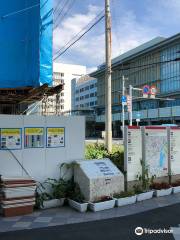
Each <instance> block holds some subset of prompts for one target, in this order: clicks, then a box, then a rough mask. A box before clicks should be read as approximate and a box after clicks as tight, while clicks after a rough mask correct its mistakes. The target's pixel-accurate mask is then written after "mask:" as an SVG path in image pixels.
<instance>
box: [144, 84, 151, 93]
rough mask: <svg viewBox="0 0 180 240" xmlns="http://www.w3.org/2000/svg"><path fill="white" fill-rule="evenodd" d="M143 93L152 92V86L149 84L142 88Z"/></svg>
mask: <svg viewBox="0 0 180 240" xmlns="http://www.w3.org/2000/svg"><path fill="white" fill-rule="evenodd" d="M142 91H143V94H149V93H150V87H149V85H145V86H144V87H143V89H142Z"/></svg>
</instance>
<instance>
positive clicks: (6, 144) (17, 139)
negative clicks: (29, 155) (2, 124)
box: [1, 128, 22, 150]
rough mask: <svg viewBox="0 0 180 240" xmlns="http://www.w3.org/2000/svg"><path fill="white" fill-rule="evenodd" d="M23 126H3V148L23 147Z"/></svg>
mask: <svg viewBox="0 0 180 240" xmlns="http://www.w3.org/2000/svg"><path fill="white" fill-rule="evenodd" d="M21 147H22V143H21V128H1V149H11V150H12V149H13V150H18V149H21Z"/></svg>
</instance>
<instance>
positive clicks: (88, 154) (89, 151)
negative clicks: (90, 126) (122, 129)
mask: <svg viewBox="0 0 180 240" xmlns="http://www.w3.org/2000/svg"><path fill="white" fill-rule="evenodd" d="M85 158H86V159H100V158H109V159H110V160H111V161H112V162H113V163H114V164H115V165H116V166H117V168H118V169H120V170H121V171H122V172H124V150H123V146H120V145H113V148H112V153H108V151H107V150H106V148H105V145H104V144H98V143H95V144H89V145H87V146H86V151H85Z"/></svg>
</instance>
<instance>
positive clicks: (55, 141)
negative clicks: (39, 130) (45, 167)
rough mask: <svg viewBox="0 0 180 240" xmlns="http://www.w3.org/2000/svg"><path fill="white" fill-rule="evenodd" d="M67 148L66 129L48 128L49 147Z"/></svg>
mask: <svg viewBox="0 0 180 240" xmlns="http://www.w3.org/2000/svg"><path fill="white" fill-rule="evenodd" d="M64 146H65V128H63V127H60V128H56V127H54V128H47V147H48V148H56V147H64Z"/></svg>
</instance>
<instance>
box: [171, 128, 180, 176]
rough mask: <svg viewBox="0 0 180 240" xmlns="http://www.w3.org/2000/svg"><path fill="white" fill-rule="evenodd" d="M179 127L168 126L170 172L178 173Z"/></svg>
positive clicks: (179, 158) (179, 159)
mask: <svg viewBox="0 0 180 240" xmlns="http://www.w3.org/2000/svg"><path fill="white" fill-rule="evenodd" d="M179 146H180V128H170V160H171V173H172V174H173V175H175V174H180V147H179Z"/></svg>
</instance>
